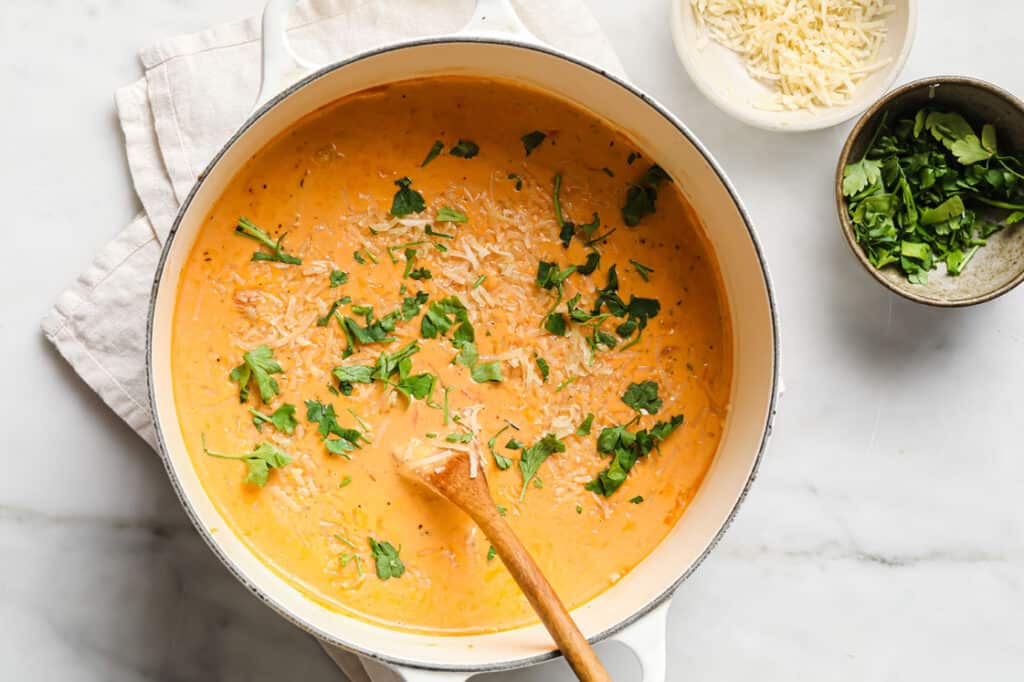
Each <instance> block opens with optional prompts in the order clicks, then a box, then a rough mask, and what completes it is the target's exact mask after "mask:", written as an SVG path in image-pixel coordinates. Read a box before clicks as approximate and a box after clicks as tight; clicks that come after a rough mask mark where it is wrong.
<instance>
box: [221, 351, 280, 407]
mask: <svg viewBox="0 0 1024 682" xmlns="http://www.w3.org/2000/svg"><path fill="white" fill-rule="evenodd" d="M283 371H284V370H283V369H282V368H281V365H280V364H278V362H277V360H275V359H274V351H273V350H271V348H270V346H266V345H263V346H257V347H256V348H253V349H252V350H251V351H248V352H246V353H244V354H243V355H242V364H240V365H239V366H238V367H235V368H234V369H232V370H231V373H230V374H228V378H229V379H231V381H234V382H235V383H237V384H238V401H239V402H242V403H244V402H246V401H247V400H249V381H250V379H252V380H254V381H255V382H256V388H257V390H258V391H259V394H260V400H262V401H263V402H265V403H269V402H270V401H271V400H273V398H274V396H275V395H277V394H278V393H280V392H281V389H280V388H278V385H277V379H275V378H274V377H273V376H271V375H273V374H280V373H281V372H283Z"/></svg>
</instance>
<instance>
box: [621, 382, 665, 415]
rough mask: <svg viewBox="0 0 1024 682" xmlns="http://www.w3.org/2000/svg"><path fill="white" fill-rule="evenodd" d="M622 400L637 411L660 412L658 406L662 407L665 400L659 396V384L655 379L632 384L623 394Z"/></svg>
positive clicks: (646, 412)
mask: <svg viewBox="0 0 1024 682" xmlns="http://www.w3.org/2000/svg"><path fill="white" fill-rule="evenodd" d="M622 402H624V403H626V404H627V405H629V406H630V407H632V408H633V409H634V410H636V411H637V412H643V413H645V414H658V408H660V407H661V405H662V402H663V401H662V399H661V398H659V397H658V384H657V383H655V382H653V381H644V382H641V383H639V384H630V385H629V387H628V388H627V389H626V392H625V393H623V394H622Z"/></svg>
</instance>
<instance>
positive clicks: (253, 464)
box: [202, 436, 292, 488]
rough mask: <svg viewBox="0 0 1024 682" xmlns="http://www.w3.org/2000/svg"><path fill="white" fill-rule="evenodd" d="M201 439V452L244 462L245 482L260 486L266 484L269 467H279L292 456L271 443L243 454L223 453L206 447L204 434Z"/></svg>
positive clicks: (261, 444) (258, 446)
mask: <svg viewBox="0 0 1024 682" xmlns="http://www.w3.org/2000/svg"><path fill="white" fill-rule="evenodd" d="M202 441H203V452H205V453H206V454H207V455H209V456H210V457H219V458H221V459H237V460H240V461H242V462H245V466H246V475H245V482H246V483H248V484H251V485H255V486H258V487H260V488H262V487H263V486H265V485H266V484H267V478H268V477H269V475H270V470H271V469H280V468H281V467H283V466H287V465H288V464H291V463H292V458H291V457H289V456H288V454H287V453H286V452H284V450H281V449H280V448H278V447H277V446H276V445H274V444H273V443H260V444H259V445H257V446H256V447H255V448H253V451H252V452H247V453H245V454H244V455H225V454H224V453H222V452H214V451H213V450H210V449H208V448H207V447H206V438H205V436H204V437H203V439H202Z"/></svg>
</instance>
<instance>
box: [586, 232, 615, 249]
mask: <svg viewBox="0 0 1024 682" xmlns="http://www.w3.org/2000/svg"><path fill="white" fill-rule="evenodd" d="M616 229H617V228H614V227H613V228H612V229H610V230H608V231H607V232H605V233H604V234H601V235H598V236H596V237H594V238H593V239H588V240H587V241H585V242H583V246H586V247H591V246H596V245H598V244H600V243H601V242H603V241H604V240H606V239H608V237H611V236H612V235H613V234H615V230H616Z"/></svg>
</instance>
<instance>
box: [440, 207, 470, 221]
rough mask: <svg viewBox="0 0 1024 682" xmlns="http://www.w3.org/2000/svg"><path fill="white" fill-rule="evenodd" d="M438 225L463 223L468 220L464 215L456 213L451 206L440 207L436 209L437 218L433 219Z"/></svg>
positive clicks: (459, 212)
mask: <svg viewBox="0 0 1024 682" xmlns="http://www.w3.org/2000/svg"><path fill="white" fill-rule="evenodd" d="M434 220H436V221H437V222H439V223H464V222H466V221H468V220H469V218H467V217H466V214H465V213H462V212H461V211H457V210H455V209H454V208H452V207H451V206H442V207H441V208H439V209H437V217H436V218H435V219H434Z"/></svg>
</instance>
